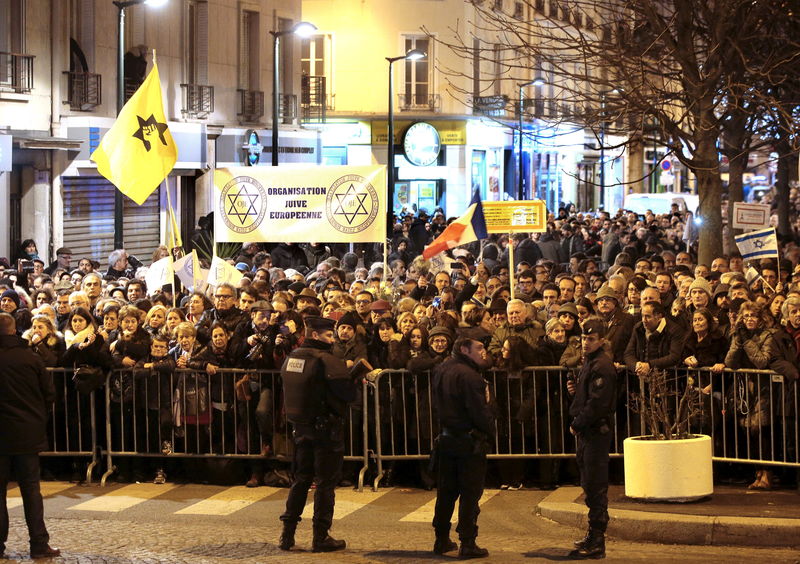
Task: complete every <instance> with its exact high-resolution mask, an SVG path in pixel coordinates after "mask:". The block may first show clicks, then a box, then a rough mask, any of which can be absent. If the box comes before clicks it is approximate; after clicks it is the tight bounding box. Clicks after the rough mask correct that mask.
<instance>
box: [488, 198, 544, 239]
mask: <svg viewBox="0 0 800 564" xmlns="http://www.w3.org/2000/svg"><path fill="white" fill-rule="evenodd" d="M483 215H484V217H485V218H486V230H487V231H488V232H489V233H514V232H517V231H521V232H525V233H529V232H532V231H546V230H547V206H545V203H544V202H543V201H542V200H520V201H512V202H489V201H486V202H483Z"/></svg>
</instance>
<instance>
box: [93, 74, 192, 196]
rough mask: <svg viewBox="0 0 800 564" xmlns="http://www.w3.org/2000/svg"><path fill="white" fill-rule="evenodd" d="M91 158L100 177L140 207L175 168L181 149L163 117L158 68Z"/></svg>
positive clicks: (148, 76) (122, 112) (135, 95)
mask: <svg viewBox="0 0 800 564" xmlns="http://www.w3.org/2000/svg"><path fill="white" fill-rule="evenodd" d="M91 158H92V160H93V161H94V162H96V163H97V171H98V172H99V173H100V174H102V175H103V176H105V177H106V178H108V179H109V180H110V181H111V182H112V183H113V184H114V185H115V186H116V187H117V188H118V189H119V191H120V192H122V193H123V194H125V195H126V196H128V197H129V198H130V199H131V200H133V201H134V202H136V203H137V204H139V205H142V204H143V203H144V201H145V200H146V199H147V197H148V196H149V195H150V194H152V193H153V191H154V190H155V189H156V188H158V186H159V184H161V182H162V181H163V180H164V179H165V178H166V177H167V175H168V174H169V172H170V171H171V170H172V167H174V166H175V161H176V160H178V148H177V147H176V145H175V140H174V139H173V138H172V135H171V134H170V132H169V128H168V127H167V119H166V117H164V105H163V101H162V98H161V82H160V81H159V78H158V66H157V65H155V64H154V65H153V70H151V71H150V74H148V75H147V78H146V79H145V80H144V82H143V83H142V85H141V86H140V87H139V89H138V90H137V91H136V93H135V94H134V95H133V96H131V99H130V100H128V102H127V103H126V104H125V106H124V107H123V108H122V111H121V112H120V113H119V115H118V116H117V121H115V122H114V125H113V126H112V127H111V129H109V130H108V132H107V133H106V134H105V135H104V136H103V139H102V140H101V141H100V146H99V147H97V149H96V150H95V151H94V153H92V157H91Z"/></svg>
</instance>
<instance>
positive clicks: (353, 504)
mask: <svg viewBox="0 0 800 564" xmlns="http://www.w3.org/2000/svg"><path fill="white" fill-rule="evenodd" d="M41 489H42V496H43V497H44V498H45V509H46V510H47V508H48V506H49V505H50V504H53V505H56V504H57V505H58V506H59V507H60V508H61V509H63V510H64V511H65V512H67V513H70V514H73V515H76V516H77V515H79V514H85V515H88V514H94V515H100V514H123V513H124V512H125V511H131V510H136V509H138V510H147V504H152V503H156V502H159V501H169V502H171V503H172V504H174V506H180V507H178V508H177V509H174V510H172V509H171V510H170V513H171V514H173V515H194V516H198V515H199V516H218V517H221V516H229V515H234V514H236V513H237V512H239V511H243V510H245V509H246V508H248V507H250V506H253V505H255V504H258V503H260V502H265V501H269V502H273V503H274V502H280V503H283V502H284V501H285V499H286V497H287V495H288V491H289V490H288V489H286V488H273V487H267V486H264V487H259V488H246V487H244V486H232V487H224V488H223V487H215V486H197V485H178V484H172V483H167V484H161V485H156V484H151V483H137V484H127V485H119V486H112V487H108V488H100V487H96V486H95V487H91V488H84V487H82V486H78V485H75V484H70V483H65V482H42V484H41ZM408 492H409V490H403V489H400V488H391V487H390V488H382V489H380V490H378V491H371V490H366V489H365V490H364V491H363V492H358V491H355V490H353V489H350V488H338V489H337V490H336V507H335V512H334V520H337V521H339V520H342V519H345V518H347V517H349V516H351V515H353V514H354V513H356V512H359V511H362V510H366V511H369V509H370V507H371V506H373V507H374V506H377V505H379V504H381V503H383V504H384V505H391V506H397V503H396V502H397V501H398V500H402V501H403V502H404V503H406V504H407V503H409V502H411V503H412V504H413V505H414V506H413V507H405V509H404V510H403V512H402V513H400V514H398V520H399V521H401V522H413V523H426V522H427V523H430V522H431V520H432V518H433V511H434V506H435V502H436V495H435V492H421V491H418V492H416V495H415V496H411V498H410V499H409V496H408V495H406V494H407V493H408ZM501 493H502V492H500V490H486V491H485V492H484V495H483V497H482V498H481V500H480V505H481V506H483V505H484V504H485V503H487V502H489V501H490V500H492V499H493V498H495V497H496V496H497V495H498V494H501ZM393 496H394V498H393ZM313 499H314V495H313V491H310V492H309V496H308V503H307V504H306V507H305V510H304V511H303V518H304V519H310V518H311V517H312V515H313V508H314V502H313ZM7 506H8V508H9V511H11V510H14V509H17V508H19V511H20V512H21V511H22V498H21V497H20V491H19V488H17V487H13V488H10V489H9V490H8V492H7ZM161 510H163V508H161V509H160V510H159V511H161ZM457 512H458V506H456V513H455V515H457V514H458V513H457Z"/></svg>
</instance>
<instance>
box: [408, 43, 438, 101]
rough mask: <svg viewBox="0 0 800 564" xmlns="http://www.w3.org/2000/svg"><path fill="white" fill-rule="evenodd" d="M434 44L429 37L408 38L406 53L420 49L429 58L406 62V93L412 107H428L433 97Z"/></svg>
mask: <svg viewBox="0 0 800 564" xmlns="http://www.w3.org/2000/svg"><path fill="white" fill-rule="evenodd" d="M432 47H433V45H432V43H431V41H430V39H429V38H428V37H406V42H405V52H406V53H407V52H409V51H410V50H412V49H419V50H420V51H422V52H423V53H427V55H428V56H427V57H424V58H422V59H419V60H416V61H408V60H407V61H405V66H404V70H405V77H404V88H403V90H404V92H405V99H406V104H407V105H410V106H412V107H418V106H427V105H429V99H430V95H431V90H432V89H431V76H430V68H431V65H430V62H429V61H432V60H433V53H432Z"/></svg>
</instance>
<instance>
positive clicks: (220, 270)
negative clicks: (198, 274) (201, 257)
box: [208, 256, 242, 286]
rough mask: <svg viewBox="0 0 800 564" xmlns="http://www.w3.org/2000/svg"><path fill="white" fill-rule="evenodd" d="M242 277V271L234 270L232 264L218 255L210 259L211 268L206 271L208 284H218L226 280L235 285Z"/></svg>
mask: <svg viewBox="0 0 800 564" xmlns="http://www.w3.org/2000/svg"><path fill="white" fill-rule="evenodd" d="M241 279H242V273H241V272H239V271H238V270H236V269H235V268H234V267H233V265H232V264H228V262H227V261H226V260H224V259H221V258H219V257H218V256H215V257H214V260H212V261H211V270H210V271H209V272H208V285H209V286H219V285H220V284H223V283H225V282H227V283H228V284H233V285H234V286H236V285H237V284H239V280H241Z"/></svg>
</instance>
